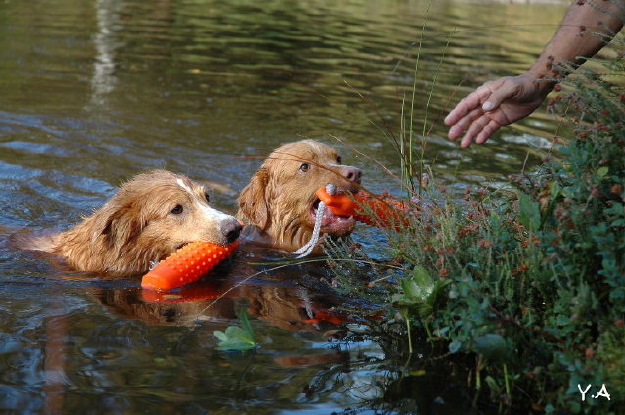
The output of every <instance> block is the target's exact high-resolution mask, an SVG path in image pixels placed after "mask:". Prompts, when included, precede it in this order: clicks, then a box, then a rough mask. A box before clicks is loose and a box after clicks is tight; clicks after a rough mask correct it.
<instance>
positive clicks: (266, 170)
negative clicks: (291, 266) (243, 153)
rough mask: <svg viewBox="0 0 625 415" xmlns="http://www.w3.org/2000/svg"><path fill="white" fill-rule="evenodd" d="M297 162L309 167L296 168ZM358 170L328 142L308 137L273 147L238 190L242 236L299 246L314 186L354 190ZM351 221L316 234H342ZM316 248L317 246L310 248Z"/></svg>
mask: <svg viewBox="0 0 625 415" xmlns="http://www.w3.org/2000/svg"><path fill="white" fill-rule="evenodd" d="M302 164H308V165H309V169H308V170H307V171H302V169H301V166H302ZM361 175H362V172H361V171H360V170H359V169H357V168H355V167H352V166H346V165H343V164H341V161H340V157H339V155H338V153H337V152H336V150H335V149H333V148H332V147H330V146H328V145H325V144H322V143H319V142H317V141H313V140H304V141H298V142H295V143H289V144H285V145H283V146H282V147H280V148H278V149H276V150H275V151H273V152H272V153H271V154H270V155H269V157H268V158H267V159H266V160H265V161H264V162H263V164H262V165H261V166H260V168H259V169H258V171H256V173H255V174H254V176H253V177H252V179H251V180H250V183H249V184H248V185H247V186H246V187H245V188H244V189H243V190H242V191H241V193H240V195H239V198H238V204H239V211H238V213H237V217H238V218H239V219H241V220H243V221H244V222H245V223H246V225H249V226H246V227H245V233H246V236H247V237H248V238H251V239H254V240H256V241H257V242H260V243H262V244H266V245H269V246H271V247H274V248H280V249H284V250H288V251H294V250H297V249H299V248H300V247H301V246H302V245H304V244H306V243H307V242H308V241H309V240H310V238H311V235H312V231H313V227H314V218H313V217H311V214H310V211H311V207H312V205H313V203H315V201H316V200H317V197H316V196H315V192H316V191H317V189H318V188H319V187H322V186H325V185H327V184H328V183H332V184H334V185H336V186H337V187H339V188H341V189H344V190H350V191H356V190H358V185H359V183H360V177H361ZM352 229H353V221H352V223H351V226H349V224H346V225H345V226H343V227H341V228H340V229H338V228H329V229H328V228H326V229H324V228H322V234H331V235H336V236H345V235H347V234H349V233H350V232H351V231H352ZM319 251H320V250H319V249H317V250H316V252H319Z"/></svg>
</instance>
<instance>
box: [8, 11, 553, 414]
mask: <svg viewBox="0 0 625 415" xmlns="http://www.w3.org/2000/svg"><path fill="white" fill-rule="evenodd" d="M564 8H565V6H564V5H562V4H555V5H554V4H508V3H505V4H503V3H501V4H500V3H491V2H464V1H441V2H436V3H432V4H430V3H428V2H427V1H408V0H406V1H391V0H383V1H360V0H353V1H340V2H336V1H334V2H331V1H322V0H315V1H268V2H262V3H261V2H252V1H239V0H237V1H229V2H216V1H199V0H180V1H178V0H171V1H167V0H159V1H145V0H143V1H142V0H100V1H77V0H60V1H49V0H45V1H37V2H25V1H11V0H7V1H4V2H2V3H1V4H0V207H1V209H0V231H1V234H0V412H2V413H8V414H12V413H14V414H39V413H46V414H53V413H68V414H139V413H150V414H161V413H162V414H176V413H180V414H206V413H216V414H222V413H235V412H236V413H250V414H265V413H267V414H268V413H272V414H273V413H275V414H291V413H297V414H329V413H332V412H343V411H347V409H348V408H360V409H358V412H359V413H373V412H374V408H387V409H389V410H390V411H391V412H392V411H400V409H399V408H398V405H399V404H402V405H404V406H405V408H404V409H405V410H406V411H407V412H414V413H465V412H464V409H465V408H466V405H467V403H466V401H463V398H462V394H460V393H457V392H456V390H455V389H454V388H455V386H454V385H456V383H454V382H455V381H452V376H451V375H450V374H448V373H444V372H441V373H429V372H428V373H427V376H425V377H419V376H416V377H414V379H415V381H414V382H412V383H408V384H407V383H403V384H402V387H398V386H397V385H398V383H397V379H399V378H400V377H401V375H402V374H404V375H405V373H402V370H401V368H402V365H403V364H404V363H405V362H404V360H402V359H405V356H404V357H402V358H401V359H398V357H397V355H396V354H395V353H394V352H395V351H394V350H389V348H388V345H382V344H379V343H378V342H376V341H374V340H370V339H369V340H364V339H362V340H359V341H357V340H352V341H344V340H333V337H341V336H340V335H339V334H340V333H337V332H336V330H337V329H339V328H341V327H343V328H344V327H347V328H348V329H349V330H350V331H352V332H357V333H358V332H360V331H362V330H364V327H365V326H366V324H363V323H367V322H370V321H371V320H368V319H367V318H368V317H369V315H370V314H375V312H374V311H375V305H374V304H368V303H367V301H365V300H363V299H345V298H342V297H340V296H339V295H338V294H336V293H334V292H333V290H332V289H330V288H328V287H327V283H326V282H325V281H326V279H327V277H328V275H329V273H328V272H327V270H324V269H323V268H324V267H323V264H313V265H303V266H299V267H287V268H283V269H280V270H277V271H271V272H268V273H264V274H259V275H255V273H256V272H258V271H259V270H260V269H261V268H262V267H259V266H252V265H246V264H245V263H246V262H247V261H249V260H258V258H259V257H258V255H257V254H246V253H242V254H241V256H240V257H239V258H238V259H237V261H238V264H235V266H234V268H233V269H230V270H224V271H222V273H221V274H219V275H217V276H216V277H215V279H216V281H215V282H214V283H206V285H205V286H204V287H203V289H204V290H205V291H206V290H208V291H210V292H214V294H215V296H218V295H219V294H222V293H224V292H227V295H226V296H225V297H224V298H221V299H219V300H215V301H213V300H204V301H199V302H189V303H183V304H172V303H169V304H167V303H165V304H163V303H154V302H151V301H149V300H150V299H149V298H145V297H144V296H142V294H141V292H140V290H139V289H138V282H137V281H132V280H121V281H113V282H111V281H101V280H98V279H94V278H89V277H88V276H85V275H81V274H74V275H59V271H58V270H56V269H55V268H54V265H53V264H52V263H51V262H50V258H47V257H40V256H37V255H34V254H32V253H28V252H20V251H16V250H15V249H13V248H12V246H11V238H12V236H11V235H12V234H13V233H14V232H16V231H18V230H20V229H25V228H26V229H32V230H41V229H66V228H68V227H69V226H71V225H72V224H74V223H76V222H77V221H78V220H79V219H80V217H81V215H82V214H84V213H88V212H89V211H90V210H92V209H94V208H96V207H98V206H99V205H101V204H102V203H103V202H104V201H105V200H106V199H107V198H108V197H110V196H111V195H112V194H113V193H114V191H115V186H117V185H118V184H119V183H120V182H121V181H122V180H125V179H127V178H129V177H130V176H132V175H134V174H135V173H137V172H138V171H141V170H145V169H150V168H161V167H162V168H167V169H170V170H174V171H179V172H182V173H185V174H188V175H189V176H191V177H192V178H194V179H198V180H204V179H207V180H214V181H218V182H222V183H224V184H226V185H228V186H229V187H230V188H232V189H233V190H234V191H235V192H237V191H238V190H240V189H241V188H242V187H243V186H244V185H245V183H246V182H247V180H248V179H249V177H250V176H251V175H252V173H253V172H254V171H255V169H256V168H257V166H258V165H259V163H260V160H259V158H262V157H264V156H266V155H267V154H268V153H269V152H270V150H271V149H273V148H275V147H277V146H278V145H280V144H282V143H285V142H288V141H293V140H299V139H303V138H315V139H319V140H322V141H325V142H327V143H330V144H333V145H337V146H339V147H343V150H342V153H343V159H344V160H345V161H347V162H348V163H349V164H353V165H356V166H358V167H360V168H362V169H363V170H364V171H365V179H364V183H365V185H367V186H368V187H370V188H371V189H372V190H374V191H381V190H391V191H394V190H396V189H397V188H398V185H397V183H396V182H395V181H394V180H393V179H392V178H390V177H389V176H388V175H387V174H386V172H385V171H384V169H383V168H381V167H380V166H379V165H378V164H376V163H373V162H372V161H371V160H370V159H369V158H368V157H372V158H374V159H376V160H378V161H379V162H380V163H382V164H384V165H386V166H388V168H389V169H391V170H392V171H393V172H397V171H398V170H397V167H398V165H397V164H398V163H397V157H396V154H395V152H394V150H393V148H392V146H391V145H389V140H388V138H386V137H385V136H392V135H394V136H396V137H397V136H398V135H399V132H400V125H401V113H402V102H403V101H404V100H405V101H406V102H410V100H411V91H412V85H413V74H414V70H415V64H416V62H417V56H418V57H419V67H418V77H417V82H416V85H417V90H416V99H415V102H414V107H415V115H414V130H415V131H416V132H417V133H418V135H420V134H421V132H422V131H423V130H424V127H423V123H424V120H425V121H426V122H427V125H426V127H425V130H426V131H427V147H426V151H425V159H426V162H427V163H428V164H430V165H431V166H432V167H433V169H434V171H435V173H436V175H437V178H438V179H439V180H441V181H442V182H443V183H445V184H448V185H454V186H455V185H457V186H466V185H475V184H483V185H487V186H491V187H497V186H501V185H503V184H505V181H506V178H507V176H508V175H509V174H511V173H516V172H519V171H520V170H521V168H522V166H523V164H524V163H525V162H526V158H527V163H529V164H532V163H534V162H536V161H537V160H538V159H539V157H540V155H541V151H542V149H543V148H544V147H545V146H546V145H548V143H549V137H550V136H551V135H552V134H553V132H554V131H555V128H556V127H555V124H554V122H553V121H552V120H551V119H550V118H549V117H547V116H546V115H545V114H544V111H539V112H537V113H536V114H535V116H533V117H532V118H531V119H528V120H525V121H524V122H522V123H520V124H518V125H516V126H514V127H511V128H507V129H505V130H503V131H502V133H501V134H499V135H498V136H497V137H496V138H495V139H493V140H491V141H490V142H489V144H488V145H487V146H481V147H474V148H472V149H471V150H460V149H459V148H458V147H457V146H456V145H455V144H454V143H450V142H448V141H447V140H446V139H445V136H446V128H444V126H443V123H442V119H443V118H444V116H445V115H446V113H447V112H448V111H449V110H450V109H451V108H452V106H453V104H454V103H455V102H456V101H457V100H458V99H459V98H460V97H461V96H463V95H464V94H465V93H466V92H468V91H469V90H470V89H471V88H472V87H475V86H476V85H477V84H479V83H482V82H483V81H485V80H487V79H491V78H493V77H496V76H500V75H507V74H513V73H517V72H520V71H522V70H524V69H525V68H526V67H528V66H529V65H530V63H531V62H532V60H533V58H534V56H535V55H536V54H538V53H539V51H540V49H541V47H542V45H543V44H544V43H545V42H546V41H547V40H548V38H549V37H550V35H551V33H552V32H553V30H554V26H555V24H557V22H558V21H559V20H560V18H561V16H562V14H563V12H564ZM424 25H425V26H426V28H425V31H423V27H424ZM422 34H423V39H422V41H421V42H420V39H421V36H422ZM420 43H421V46H420V47H419V44H420ZM434 82H435V85H434V86H433V83H434ZM405 111H407V107H406V109H405ZM337 138H338V139H340V141H342V142H343V143H344V146H343V145H341V144H340V143H339V142H338V140H337ZM361 153H362V154H361ZM365 155H366V156H368V157H366V156H365ZM527 156H529V157H527ZM235 197H236V193H235V194H234V195H232V194H215V195H214V196H213V198H212V199H213V200H214V202H215V203H216V204H217V205H218V206H219V207H221V208H222V209H224V210H226V211H231V212H232V211H234V210H235V202H234V200H235ZM359 232H360V233H366V232H368V230H367V229H365V228H359V230H358V231H357V234H356V238H358V233H359ZM373 249H375V247H373ZM246 255H251V257H250V258H248V257H246ZM260 258H261V259H267V257H266V256H263V255H261V256H260ZM319 268H321V269H319ZM250 275H255V276H254V277H253V278H250V279H246V278H247V277H249V276H250ZM241 281H244V283H243V284H241V285H239V286H237V288H235V289H234V290H232V291H228V289H229V288H231V287H232V286H234V285H236V284H238V283H240V282H241ZM204 295H206V292H204ZM242 307H247V309H248V313H249V314H250V317H251V320H252V325H253V327H254V330H255V332H256V335H257V339H258V341H259V345H260V347H259V348H258V349H257V350H256V351H255V352H254V353H243V354H241V353H227V352H221V351H219V350H217V348H216V339H215V338H214V336H213V334H212V333H213V331H215V330H223V329H224V328H225V327H226V326H228V325H231V324H237V323H238V319H237V317H236V312H237V311H238V310H239V309H241V308H242ZM324 310H340V311H342V312H343V313H344V314H345V315H346V316H347V320H348V322H347V323H344V324H339V325H338V326H337V325H335V324H331V323H330V322H323V323H322V324H312V323H310V322H306V320H309V319H310V317H311V315H314V314H315V313H318V312H319V311H324ZM362 310H368V311H367V312H363V311H362ZM372 310H373V311H372ZM418 358H419V357H418V356H413V357H412V359H418ZM447 379H449V381H447ZM406 385H409V387H408V386H406Z"/></svg>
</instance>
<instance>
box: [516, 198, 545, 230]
mask: <svg viewBox="0 0 625 415" xmlns="http://www.w3.org/2000/svg"><path fill="white" fill-rule="evenodd" d="M519 221H520V222H521V224H522V225H523V226H525V228H526V229H529V230H530V231H532V232H536V231H537V230H538V228H539V227H540V207H539V205H538V202H535V201H533V200H532V199H531V198H530V197H529V195H526V194H525V193H519Z"/></svg>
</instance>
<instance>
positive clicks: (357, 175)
mask: <svg viewBox="0 0 625 415" xmlns="http://www.w3.org/2000/svg"><path fill="white" fill-rule="evenodd" d="M343 176H344V177H345V178H346V179H347V180H350V181H352V182H354V183H360V180H361V179H362V170H360V169H359V168H358V167H352V166H345V167H343Z"/></svg>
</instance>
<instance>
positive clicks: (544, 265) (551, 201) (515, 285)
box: [331, 39, 625, 414]
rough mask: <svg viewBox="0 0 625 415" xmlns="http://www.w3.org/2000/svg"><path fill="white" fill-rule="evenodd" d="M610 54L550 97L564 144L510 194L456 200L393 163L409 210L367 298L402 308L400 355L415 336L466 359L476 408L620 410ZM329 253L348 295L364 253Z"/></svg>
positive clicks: (616, 94)
mask: <svg viewBox="0 0 625 415" xmlns="http://www.w3.org/2000/svg"><path fill="white" fill-rule="evenodd" d="M612 47H613V48H615V49H616V53H615V54H614V58H613V59H611V60H609V61H596V62H592V63H591V64H589V65H586V67H585V68H580V69H579V70H578V71H577V72H576V73H575V74H574V75H571V76H570V77H569V79H568V80H567V81H566V84H565V86H564V88H563V89H562V90H561V91H559V96H558V97H557V98H555V99H553V100H550V102H549V108H550V109H551V110H553V111H556V112H557V113H560V114H562V119H563V126H564V128H563V130H566V131H567V133H566V135H567V137H566V138H563V137H556V139H557V140H558V142H560V143H562V146H561V147H560V148H559V149H558V153H557V155H556V156H551V157H549V158H546V159H545V161H544V163H543V164H542V165H541V166H540V167H539V168H537V169H536V170H535V171H533V172H531V173H529V174H522V175H519V176H518V177H515V178H514V179H513V180H512V182H511V184H512V185H513V186H511V187H513V188H514V190H513V191H506V192H504V191H499V192H492V191H489V190H486V189H476V190H467V191H466V192H465V193H464V194H460V195H458V194H452V193H451V192H449V191H446V190H445V189H443V188H440V186H437V185H436V183H434V180H430V183H429V184H427V185H426V184H425V183H421V182H420V180H417V179H421V176H419V177H415V176H416V174H417V173H416V172H419V171H421V170H422V169H421V168H414V167H413V166H412V165H411V164H410V163H409V162H408V161H409V160H412V157H413V156H412V155H408V154H406V153H405V151H404V152H402V154H401V155H402V163H401V165H402V167H403V170H404V171H403V172H402V173H403V176H402V177H403V178H404V180H405V177H409V178H410V180H412V181H413V183H417V184H416V185H415V186H413V187H414V188H416V189H417V190H413V191H412V194H411V195H409V197H408V198H407V199H408V200H411V203H413V204H414V206H415V208H416V212H417V213H416V214H415V216H414V218H413V219H412V226H411V227H409V228H403V229H401V230H400V231H398V232H396V231H393V230H388V231H387V237H388V240H389V246H390V249H391V253H390V255H391V257H392V258H393V260H392V261H391V263H389V264H384V263H379V262H378V265H377V268H376V271H375V272H376V278H377V280H376V281H375V283H372V282H368V293H369V294H370V295H378V296H380V297H381V298H386V299H387V300H388V299H390V301H388V304H389V305H390V304H392V305H393V307H392V308H391V307H389V311H390V312H391V314H389V315H394V313H395V310H399V314H400V316H401V317H402V319H403V322H402V323H401V327H403V328H404V331H405V336H404V339H405V342H406V343H407V345H406V346H405V350H407V353H412V351H413V344H412V340H413V338H416V337H417V336H418V335H421V334H424V335H425V337H426V338H427V341H428V342H430V343H432V344H433V345H436V346H437V347H436V348H435V349H438V348H439V347H438V346H440V345H441V344H442V345H445V346H446V347H445V348H446V349H447V352H446V353H445V354H444V356H447V357H448V358H449V360H450V361H453V362H459V361H462V362H463V363H464V364H466V362H467V361H469V362H474V363H472V367H470V368H469V369H470V370H469V372H468V374H467V375H466V376H467V383H468V384H469V385H470V387H471V388H473V389H474V390H475V391H476V399H478V400H479V401H481V402H484V401H486V402H491V403H492V402H495V403H497V404H499V405H501V408H504V409H505V408H508V410H511V411H517V410H520V409H523V410H524V411H526V412H525V413H529V412H530V411H537V412H539V413H540V412H542V413H548V414H551V413H586V414H590V413H593V414H611V413H618V411H619V410H621V409H619V408H623V405H625V377H624V376H623V374H625V353H624V352H623V351H624V350H625V335H624V334H625V323H624V320H625V191H624V189H625V133H624V132H625V125H624V123H625V107H624V102H625V88H623V85H622V84H618V83H617V82H619V81H620V82H622V74H623V73H625V72H624V70H625V63H624V61H623V56H624V54H623V53H622V52H623V51H624V50H625V48H623V44H622V42H621V41H619V40H618V39H617V40H614V41H613V45H612ZM591 68H592V69H591ZM615 75H616V76H615ZM406 116H407V117H410V114H407V115H406ZM410 140H412V136H411V138H410ZM400 144H401V145H400V146H399V147H400V148H401V149H403V150H405V149H406V148H407V146H406V145H405V143H400ZM421 149H422V147H420V146H419V145H418V144H417V145H412V146H410V151H416V152H417V154H420V153H421ZM404 184H405V181H404ZM408 187H410V186H403V188H404V189H405V188H408ZM424 195H427V196H425V197H424ZM417 198H418V199H417ZM424 199H426V200H427V201H428V202H427V203H425V202H423V200H424ZM341 252H342V253H341ZM331 256H332V257H333V259H334V261H335V262H334V264H333V265H334V266H333V269H334V270H335V272H336V274H337V280H338V281H339V282H343V284H342V287H343V288H346V287H349V286H356V287H358V284H355V283H354V280H355V279H356V278H362V277H361V276H362V269H363V265H362V264H363V263H370V260H369V258H366V256H365V254H364V253H360V252H356V253H354V251H353V249H352V250H348V251H345V250H343V251H341V250H336V251H333V252H331ZM363 256H365V257H363ZM387 265H388V267H387ZM385 267H386V268H385ZM398 268H399V269H400V271H397V269H398ZM346 281H349V282H346ZM361 285H362V283H361ZM447 353H448V354H447ZM453 356H463V357H465V358H463V359H452V357H453ZM472 356H473V357H474V359H471V357H472ZM466 357H469V358H470V359H469V360H467V359H466ZM450 364H451V362H450ZM578 385H579V386H578ZM589 385H590V389H588V387H589ZM602 386H604V388H603V389H601V388H602ZM581 391H585V392H586V394H585V400H584V401H582V395H583V394H582V392H581ZM607 394H609V398H610V399H609V400H608V398H607V396H606V395H607Z"/></svg>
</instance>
